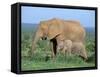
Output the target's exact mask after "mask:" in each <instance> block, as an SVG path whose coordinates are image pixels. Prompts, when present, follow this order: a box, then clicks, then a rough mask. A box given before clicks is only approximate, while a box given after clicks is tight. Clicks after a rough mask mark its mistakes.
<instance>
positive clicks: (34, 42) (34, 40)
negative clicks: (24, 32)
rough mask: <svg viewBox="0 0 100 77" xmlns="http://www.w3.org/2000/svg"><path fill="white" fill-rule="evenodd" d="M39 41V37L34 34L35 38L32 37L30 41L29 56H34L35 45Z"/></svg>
mask: <svg viewBox="0 0 100 77" xmlns="http://www.w3.org/2000/svg"><path fill="white" fill-rule="evenodd" d="M39 39H40V37H39V35H38V32H36V34H35V36H34V37H33V40H32V51H31V52H32V53H31V55H34V51H35V48H36V44H37V42H38V40H39Z"/></svg>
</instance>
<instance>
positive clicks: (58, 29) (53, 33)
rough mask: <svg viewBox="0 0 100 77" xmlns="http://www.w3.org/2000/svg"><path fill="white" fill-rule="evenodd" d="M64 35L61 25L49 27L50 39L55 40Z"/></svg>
mask: <svg viewBox="0 0 100 77" xmlns="http://www.w3.org/2000/svg"><path fill="white" fill-rule="evenodd" d="M61 33H62V29H61V27H60V25H49V30H48V38H49V39H53V38H55V37H56V36H57V35H60V34H61Z"/></svg>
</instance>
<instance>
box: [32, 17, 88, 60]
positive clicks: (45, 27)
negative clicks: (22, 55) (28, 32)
mask: <svg viewBox="0 0 100 77" xmlns="http://www.w3.org/2000/svg"><path fill="white" fill-rule="evenodd" d="M85 36H86V32H85V29H84V28H83V26H82V25H81V24H80V23H79V22H78V21H73V20H62V19H58V18H53V19H51V20H47V21H41V22H40V24H39V26H38V29H37V31H36V33H35V37H34V38H33V41H32V54H34V50H35V48H36V43H37V42H38V41H39V40H40V39H42V40H46V39H49V41H50V48H51V52H52V57H53V58H55V57H56V54H57V41H59V40H67V39H70V40H71V41H72V42H81V43H82V44H83V45H84V46H85V44H84V42H85ZM84 50H85V51H83V52H85V53H87V52H86V49H85V47H84ZM82 57H83V58H84V59H86V58H85V57H84V56H82Z"/></svg>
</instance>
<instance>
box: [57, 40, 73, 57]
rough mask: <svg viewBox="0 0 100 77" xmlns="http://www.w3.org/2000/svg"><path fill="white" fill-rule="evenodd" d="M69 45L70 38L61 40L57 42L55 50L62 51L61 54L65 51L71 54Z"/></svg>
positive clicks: (70, 42) (70, 43)
mask: <svg viewBox="0 0 100 77" xmlns="http://www.w3.org/2000/svg"><path fill="white" fill-rule="evenodd" d="M71 47H72V41H71V40H61V41H59V42H57V51H62V53H63V54H66V52H68V53H69V55H71Z"/></svg>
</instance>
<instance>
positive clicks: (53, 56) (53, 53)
mask: <svg viewBox="0 0 100 77" xmlns="http://www.w3.org/2000/svg"><path fill="white" fill-rule="evenodd" d="M50 46H51V52H52V58H53V60H55V57H56V53H57V44H56V42H55V41H54V40H53V41H51V42H50Z"/></svg>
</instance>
